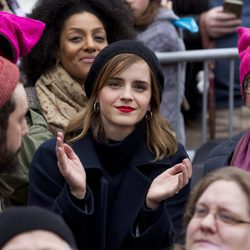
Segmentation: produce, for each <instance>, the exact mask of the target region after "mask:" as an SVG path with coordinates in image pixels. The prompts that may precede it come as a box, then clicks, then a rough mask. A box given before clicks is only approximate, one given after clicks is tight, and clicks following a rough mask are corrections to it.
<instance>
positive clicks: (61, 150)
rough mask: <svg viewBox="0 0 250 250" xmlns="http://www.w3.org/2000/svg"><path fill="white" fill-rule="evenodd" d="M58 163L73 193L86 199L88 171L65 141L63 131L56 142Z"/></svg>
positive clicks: (59, 133)
mask: <svg viewBox="0 0 250 250" xmlns="http://www.w3.org/2000/svg"><path fill="white" fill-rule="evenodd" d="M56 155H57V165H58V167H59V170H60V172H61V174H62V175H63V177H64V178H65V180H66V182H67V183H68V184H69V187H70V190H71V193H72V195H73V196H75V197H76V198H77V199H84V197H85V194H86V173H85V170H84V167H83V165H82V163H81V161H80V159H79V158H78V156H77V155H76V153H75V152H74V150H73V149H72V148H71V147H70V146H69V145H68V144H66V143H64V136H63V133H61V132H58V133H57V143H56Z"/></svg>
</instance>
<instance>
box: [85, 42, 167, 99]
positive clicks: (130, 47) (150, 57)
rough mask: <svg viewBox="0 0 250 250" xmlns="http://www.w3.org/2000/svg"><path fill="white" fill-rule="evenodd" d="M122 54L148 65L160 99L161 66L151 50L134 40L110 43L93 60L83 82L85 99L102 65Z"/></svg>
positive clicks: (161, 85) (162, 83) (161, 83)
mask: <svg viewBox="0 0 250 250" xmlns="http://www.w3.org/2000/svg"><path fill="white" fill-rule="evenodd" d="M124 53H132V54H136V55H138V56H140V57H141V58H143V59H144V60H145V61H146V62H147V63H148V65H149V67H150V68H151V70H152V72H153V74H154V77H155V79H156V81H157V84H158V88H159V92H160V98H161V95H162V91H163V87H164V76H163V74H162V71H161V65H160V63H159V61H158V58H157V57H156V55H155V53H154V52H153V51H152V50H150V49H149V48H148V47H146V46H145V45H143V44H142V43H141V42H139V41H136V40H120V41H117V42H114V43H111V44H110V45H108V46H107V47H105V48H104V49H103V50H101V52H100V53H99V54H98V55H97V57H96V58H95V60H94V62H93V64H92V66H91V68H90V71H89V73H88V75H87V78H86V80H85V82H84V87H85V92H86V95H87V97H88V98H90V96H91V95H92V91H93V89H94V84H95V81H96V79H97V77H98V74H99V72H100V71H101V69H102V68H103V67H104V65H105V64H106V63H107V62H108V61H109V60H110V59H111V58H113V57H114V56H116V55H119V54H124Z"/></svg>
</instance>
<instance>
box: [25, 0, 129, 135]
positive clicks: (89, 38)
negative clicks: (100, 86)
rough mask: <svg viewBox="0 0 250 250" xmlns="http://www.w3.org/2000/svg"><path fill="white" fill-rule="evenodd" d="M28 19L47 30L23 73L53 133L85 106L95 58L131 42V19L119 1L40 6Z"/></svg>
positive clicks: (45, 1)
mask: <svg viewBox="0 0 250 250" xmlns="http://www.w3.org/2000/svg"><path fill="white" fill-rule="evenodd" d="M29 16H30V17H32V18H34V19H38V20H40V21H43V22H44V23H45V24H46V29H45V31H44V33H43V36H42V37H41V39H40V41H39V42H38V44H37V45H36V46H35V47H34V49H33V50H32V51H31V53H30V54H29V55H28V56H27V57H25V58H23V60H22V64H21V68H22V71H23V73H24V76H25V79H26V82H27V84H28V85H31V86H35V88H36V94H37V97H38V100H39V104H40V106H41V111H42V114H43V115H44V117H45V119H46V120H47V122H48V125H49V128H50V130H51V131H52V133H56V132H57V131H61V130H63V129H64V128H65V127H66V126H67V124H68V122H69V120H70V119H71V118H72V117H73V116H74V115H75V114H76V113H78V112H79V111H80V110H81V109H82V108H83V107H84V106H85V102H86V95H85V92H84V80H85V77H86V75H87V73H88V71H89V68H90V66H91V64H92V62H93V60H94V58H95V57H96V56H97V54H98V53H99V52H100V51H101V50H102V49H103V48H104V47H105V46H107V45H108V44H109V43H112V42H114V41H117V40H120V39H126V38H131V37H132V36H133V28H132V13H131V10H130V8H129V6H128V5H127V4H126V2H125V1H123V0H109V1H103V0H77V1H76V0H53V1H51V0H40V1H38V2H37V4H36V5H35V7H34V9H33V10H32V13H31V14H30V15H29ZM130 24H131V25H130Z"/></svg>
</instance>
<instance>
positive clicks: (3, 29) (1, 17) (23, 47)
mask: <svg viewBox="0 0 250 250" xmlns="http://www.w3.org/2000/svg"><path fill="white" fill-rule="evenodd" d="M44 29H45V24H44V23H43V22H40V21H38V20H34V19H31V18H27V17H20V16H16V15H15V14H11V13H8V12H4V11H0V34H1V35H3V36H4V37H6V38H7V39H8V41H9V42H10V45H11V47H12V49H13V52H14V60H13V62H14V63H16V62H17V60H18V59H19V57H20V56H24V55H27V54H28V53H29V52H30V50H31V49H32V48H33V47H34V46H35V44H36V43H37V42H38V40H39V39H40V37H41V35H42V33H43V30H44Z"/></svg>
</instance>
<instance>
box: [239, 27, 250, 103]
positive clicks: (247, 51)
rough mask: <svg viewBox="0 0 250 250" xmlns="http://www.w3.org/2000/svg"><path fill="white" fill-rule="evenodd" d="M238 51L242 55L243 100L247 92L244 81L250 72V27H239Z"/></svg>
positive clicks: (241, 82) (241, 79)
mask: <svg viewBox="0 0 250 250" xmlns="http://www.w3.org/2000/svg"><path fill="white" fill-rule="evenodd" d="M238 51H239V57H240V86H241V94H242V98H243V101H244V102H245V97H246V93H245V91H244V85H243V84H244V81H245V79H246V77H247V75H248V74H249V73H250V28H244V27H240V28H238Z"/></svg>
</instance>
